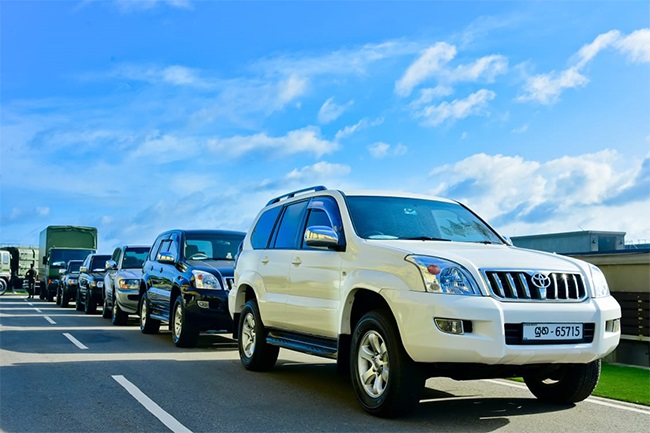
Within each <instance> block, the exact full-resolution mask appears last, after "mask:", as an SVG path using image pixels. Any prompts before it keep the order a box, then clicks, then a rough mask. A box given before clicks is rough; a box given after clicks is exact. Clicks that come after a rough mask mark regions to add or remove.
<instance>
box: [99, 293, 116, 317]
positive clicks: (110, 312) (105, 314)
mask: <svg viewBox="0 0 650 433" xmlns="http://www.w3.org/2000/svg"><path fill="white" fill-rule="evenodd" d="M107 301H108V297H107V296H106V293H104V302H103V304H102V317H103V318H104V319H110V318H111V317H112V316H113V310H112V309H111V308H108V302H107ZM114 302H115V298H113V303H114Z"/></svg>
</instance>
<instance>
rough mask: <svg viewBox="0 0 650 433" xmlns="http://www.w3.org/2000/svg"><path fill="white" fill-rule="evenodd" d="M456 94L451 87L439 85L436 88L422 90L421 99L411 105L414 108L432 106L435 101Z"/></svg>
mask: <svg viewBox="0 0 650 433" xmlns="http://www.w3.org/2000/svg"><path fill="white" fill-rule="evenodd" d="M453 93H454V89H452V88H451V87H450V86H447V85H443V84H438V85H437V86H436V87H430V88H428V89H422V90H420V97H419V98H418V99H416V100H415V101H413V102H412V103H411V105H412V106H414V107H417V106H420V105H426V104H430V103H431V102H432V101H433V100H434V99H438V98H444V97H445V96H449V95H451V94H453Z"/></svg>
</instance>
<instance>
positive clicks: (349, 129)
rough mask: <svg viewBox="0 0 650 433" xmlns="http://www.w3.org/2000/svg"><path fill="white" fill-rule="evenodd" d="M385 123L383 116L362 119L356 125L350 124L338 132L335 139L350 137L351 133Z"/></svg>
mask: <svg viewBox="0 0 650 433" xmlns="http://www.w3.org/2000/svg"><path fill="white" fill-rule="evenodd" d="M382 123H384V119H383V118H379V119H374V120H368V119H361V120H359V121H358V122H357V123H355V124H354V125H349V126H346V127H345V128H343V129H341V130H339V131H337V132H336V136H335V139H336V140H337V141H338V140H340V139H342V138H345V137H349V136H350V135H352V134H354V133H355V132H358V131H361V130H363V129H365V128H372V127H374V126H378V125H381V124H382Z"/></svg>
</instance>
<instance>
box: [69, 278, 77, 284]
mask: <svg viewBox="0 0 650 433" xmlns="http://www.w3.org/2000/svg"><path fill="white" fill-rule="evenodd" d="M68 284H77V280H75V279H74V278H70V279H69V280H68Z"/></svg>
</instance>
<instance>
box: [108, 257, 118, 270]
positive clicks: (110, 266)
mask: <svg viewBox="0 0 650 433" xmlns="http://www.w3.org/2000/svg"><path fill="white" fill-rule="evenodd" d="M106 270H107V271H115V270H117V263H115V260H107V261H106Z"/></svg>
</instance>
